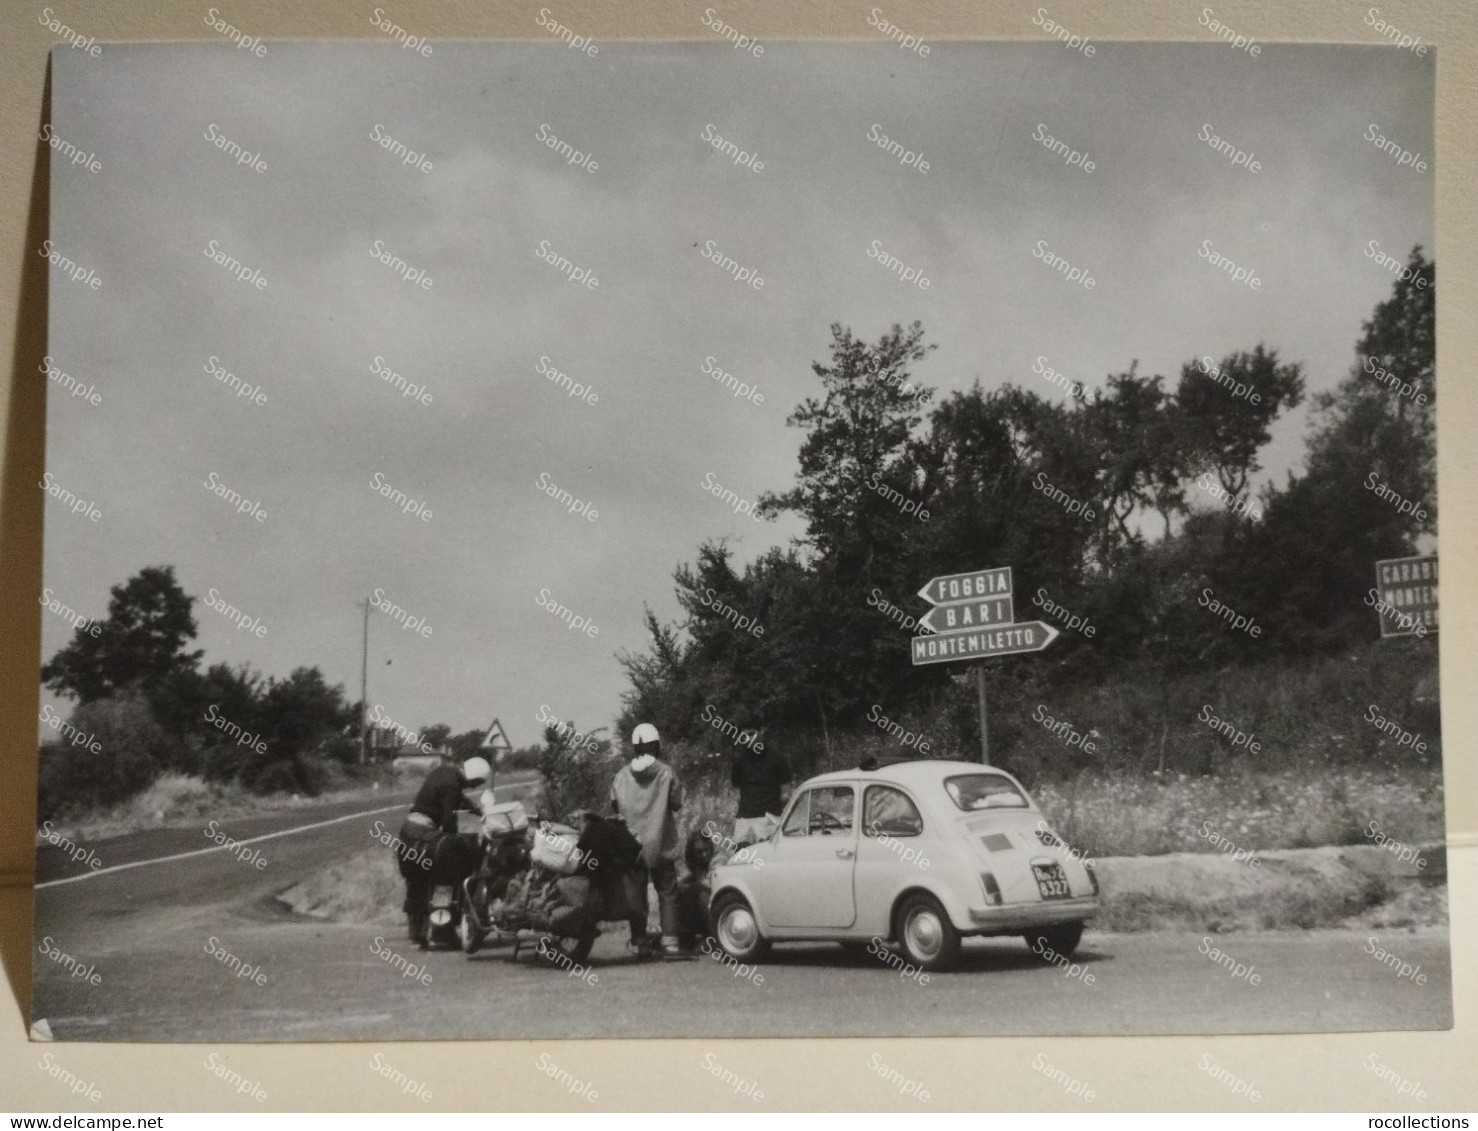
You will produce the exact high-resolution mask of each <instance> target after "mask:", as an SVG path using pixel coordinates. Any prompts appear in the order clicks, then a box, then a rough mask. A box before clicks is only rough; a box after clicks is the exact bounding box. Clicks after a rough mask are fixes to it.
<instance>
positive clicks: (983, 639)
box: [912, 620, 1058, 667]
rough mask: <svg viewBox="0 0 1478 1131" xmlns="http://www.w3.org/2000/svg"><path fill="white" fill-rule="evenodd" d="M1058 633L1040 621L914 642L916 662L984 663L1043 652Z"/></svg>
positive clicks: (950, 633) (929, 637) (928, 637)
mask: <svg viewBox="0 0 1478 1131" xmlns="http://www.w3.org/2000/svg"><path fill="white" fill-rule="evenodd" d="M1057 635H1058V630H1057V629H1055V628H1053V627H1052V625H1050V624H1045V623H1043V622H1042V621H1039V620H1029V621H1025V622H1023V623H1022V624H1005V625H1000V626H998V627H995V628H978V629H973V630H970V631H966V632H949V633H941V634H940V635H937V636H915V637H914V638H913V649H912V650H913V662H914V666H915V667H918V666H919V665H921V664H943V663H947V662H948V661H950V660H983V659H985V658H986V657H988V656H1010V655H1014V654H1015V653H1017V652H1040V651H1041V650H1042V649H1043V648H1045V647H1047V645H1048V644H1051V643H1052V641H1053V640H1054V639H1055V638H1056V637H1057Z"/></svg>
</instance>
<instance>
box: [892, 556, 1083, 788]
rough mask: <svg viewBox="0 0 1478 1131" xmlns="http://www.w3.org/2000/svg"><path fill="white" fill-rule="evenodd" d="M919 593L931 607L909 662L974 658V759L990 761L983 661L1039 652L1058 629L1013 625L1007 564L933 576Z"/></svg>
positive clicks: (1029, 623)
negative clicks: (977, 729) (977, 755)
mask: <svg viewBox="0 0 1478 1131" xmlns="http://www.w3.org/2000/svg"><path fill="white" fill-rule="evenodd" d="M919 596H920V597H922V598H923V599H924V600H925V601H928V602H929V604H931V605H933V606H934V607H933V608H932V609H930V610H929V611H928V612H927V613H925V614H924V615H923V616H922V617H921V618H920V619H919V624H920V626H921V627H922V628H923V629H924V631H925V632H926V633H928V635H924V636H915V637H914V638H913V641H912V643H911V646H910V647H911V655H912V658H913V662H914V665H915V666H918V665H920V664H943V663H948V662H950V661H951V660H975V661H977V663H976V665H975V697H976V704H977V706H978V707H979V710H980V761H981V763H982V764H983V765H987V766H989V765H990V713H989V710H988V706H989V705H988V704H987V702H986V693H985V664H984V663H982V662H979V661H983V660H986V659H988V658H989V657H991V656H1013V655H1016V654H1018V653H1021V652H1040V651H1041V650H1042V649H1043V648H1045V647H1047V645H1049V644H1051V643H1052V641H1053V640H1055V639H1056V638H1057V635H1058V630H1057V629H1056V628H1055V627H1053V626H1052V625H1050V624H1045V623H1043V622H1042V621H1039V620H1033V621H1025V622H1023V623H1021V624H1017V623H1016V609H1015V605H1014V603H1013V601H1012V594H1011V567H1010V566H995V567H993V568H991V569H977V570H972V571H970V572H969V573H947V574H944V575H943V576H941V577H936V578H933V579H932V580H930V581H929V583H928V584H927V585H925V586H924V587H923V588H922V589H920V590H919Z"/></svg>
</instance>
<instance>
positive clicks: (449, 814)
mask: <svg viewBox="0 0 1478 1131" xmlns="http://www.w3.org/2000/svg"><path fill="white" fill-rule="evenodd" d="M470 808H472V806H471V805H469V804H468V803H467V799H466V798H465V797H463V796H462V771H461V770H459V769H457V767H456V766H437V767H436V769H434V770H432V771H431V772H430V773H429V774H427V775H426V780H425V781H423V782H422V783H421V788H420V790H419V791H418V792H417V793H416V799H415V800H414V801H412V802H411V812H412V813H424V814H425V815H426V816H428V817H430V818H431V819H432V820H433V821H435V822H436V827H437V828H438V829H440V830H441V831H442V832H444V833H454V832H456V831H457V810H459V809H470Z"/></svg>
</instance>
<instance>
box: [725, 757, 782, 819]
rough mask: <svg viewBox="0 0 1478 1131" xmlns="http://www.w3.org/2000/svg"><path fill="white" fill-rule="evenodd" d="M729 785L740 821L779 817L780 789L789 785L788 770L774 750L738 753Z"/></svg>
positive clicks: (730, 774) (780, 804)
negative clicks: (736, 796) (735, 796)
mask: <svg viewBox="0 0 1478 1131" xmlns="http://www.w3.org/2000/svg"><path fill="white" fill-rule="evenodd" d="M729 780H730V782H731V783H732V784H733V785H734V786H735V788H737V789H738V790H739V813H738V816H739V817H740V819H744V818H747V817H763V816H764V815H765V814H766V813H773V814H774V815H775V816H777V817H778V816H779V815H780V809H781V806H782V804H783V803H782V801H781V800H780V787H781V786H783V785H784V784H785V783H786V782H788V781H790V767H789V766H788V765H787V764H786V762H785V759H784V758H783V757H781V756H780V755H779V754H778V753H776V752H775V751H774V750H765V751H754V750H741V751H739V752H738V753H736V754H735V755H734V763H733V768H732V769H731V771H730V773H729Z"/></svg>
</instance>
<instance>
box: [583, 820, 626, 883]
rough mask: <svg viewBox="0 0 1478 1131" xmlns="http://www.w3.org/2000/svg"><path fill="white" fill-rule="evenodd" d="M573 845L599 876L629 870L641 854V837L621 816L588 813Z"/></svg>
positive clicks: (613, 874) (587, 864)
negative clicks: (638, 838) (638, 837)
mask: <svg viewBox="0 0 1478 1131" xmlns="http://www.w3.org/2000/svg"><path fill="white" fill-rule="evenodd" d="M575 847H576V849H577V850H578V851H579V853H580V859H581V860H583V861H585V862H586V866H587V867H588V868H590V869H591V870H593V871H594V872H596V873H597V874H599V875H601V876H619V875H621V874H622V873H624V872H629V871H630V870H631V869H632V868H634V867H635V866H636V862H637V861H638V860H639V859H640V858H641V841H639V840H637V839H636V837H635V836H634V835H633V834H632V832H631V830H630V829H629V828H627V827H626V822H625V821H623V820H622V819H621V818H620V817H602V816H600V815H598V814H595V813H590V814H588V815H587V816H586V818H585V829H584V831H583V832H581V834H580V839H579V841H578V842H577V843H576V845H575Z"/></svg>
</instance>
